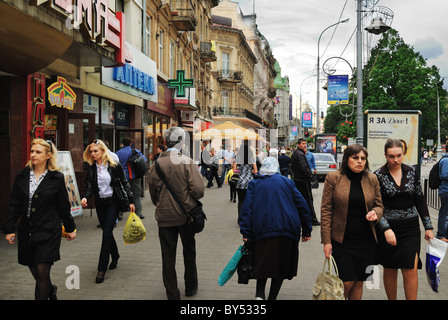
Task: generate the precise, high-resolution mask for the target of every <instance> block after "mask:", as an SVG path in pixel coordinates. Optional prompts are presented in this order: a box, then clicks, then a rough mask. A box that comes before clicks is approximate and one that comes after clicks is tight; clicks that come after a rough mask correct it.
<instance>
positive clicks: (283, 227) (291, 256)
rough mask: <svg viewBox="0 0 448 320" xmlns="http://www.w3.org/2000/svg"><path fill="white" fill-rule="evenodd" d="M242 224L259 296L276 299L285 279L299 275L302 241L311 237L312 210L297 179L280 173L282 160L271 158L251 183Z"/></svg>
mask: <svg viewBox="0 0 448 320" xmlns="http://www.w3.org/2000/svg"><path fill="white" fill-rule="evenodd" d="M239 225H240V229H241V233H242V235H243V241H250V247H251V250H252V255H253V263H254V278H255V279H257V285H256V293H255V297H256V299H260V300H261V299H265V287H266V281H267V278H272V281H271V287H270V290H269V296H268V299H269V300H275V299H276V298H277V295H278V293H279V291H280V288H281V286H282V283H283V280H284V279H288V280H291V279H292V278H293V277H295V276H296V275H297V267H298V261H299V247H298V245H299V241H300V238H302V241H303V242H306V241H308V240H310V239H311V231H312V225H311V213H310V210H309V208H308V204H307V202H306V201H305V199H304V198H303V197H302V195H301V194H300V192H299V191H298V190H297V188H296V187H295V184H294V181H293V180H291V179H288V178H286V177H284V176H282V175H281V174H280V169H279V164H278V160H277V159H276V158H274V157H267V158H266V159H265V160H264V161H263V164H262V166H261V168H260V174H259V175H256V176H255V179H254V180H251V181H250V182H249V184H248V188H247V193H246V198H245V200H244V204H243V206H242V210H241V214H240V218H239Z"/></svg>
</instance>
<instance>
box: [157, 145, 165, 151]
mask: <svg viewBox="0 0 448 320" xmlns="http://www.w3.org/2000/svg"><path fill="white" fill-rule="evenodd" d="M157 148H159V149H160V150H162V151H165V145H163V144H158V145H157Z"/></svg>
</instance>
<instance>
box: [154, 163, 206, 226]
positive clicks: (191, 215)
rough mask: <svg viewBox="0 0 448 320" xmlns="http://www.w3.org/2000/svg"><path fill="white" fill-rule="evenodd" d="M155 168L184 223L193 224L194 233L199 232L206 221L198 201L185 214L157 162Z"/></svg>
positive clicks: (182, 206)
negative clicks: (182, 214) (178, 209)
mask: <svg viewBox="0 0 448 320" xmlns="http://www.w3.org/2000/svg"><path fill="white" fill-rule="evenodd" d="M155 167H156V171H157V174H158V175H159V177H160V179H162V181H163V183H165V185H166V187H167V189H168V191H169V192H170V193H171V195H172V196H173V198H174V200H175V201H176V203H177V205H178V206H179V207H180V208H181V210H182V212H183V213H184V216H185V221H186V222H187V223H193V226H194V231H195V233H199V232H201V231H202V230H203V229H204V226H205V220H207V217H206V215H205V213H204V210H203V209H202V203H201V202H200V201H199V200H196V207H194V208H193V209H191V210H190V211H189V212H187V210H185V207H184V205H183V204H182V202H180V200H179V199H178V198H177V196H176V194H175V193H174V191H173V189H171V186H170V185H169V184H168V181H166V178H165V174H164V173H163V171H162V169H161V168H160V165H159V164H158V163H157V161H156V162H155Z"/></svg>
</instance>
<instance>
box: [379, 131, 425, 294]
mask: <svg viewBox="0 0 448 320" xmlns="http://www.w3.org/2000/svg"><path fill="white" fill-rule="evenodd" d="M404 153H405V152H404V147H403V144H402V142H401V141H400V140H398V139H389V140H388V141H387V142H386V144H385V146H384V154H385V156H386V160H387V163H386V164H385V165H384V166H382V167H381V168H379V169H378V170H376V171H375V174H376V175H377V176H378V180H379V183H380V189H381V195H382V199H383V205H384V215H383V217H382V218H381V220H380V222H379V224H378V227H379V228H380V230H381V231H383V232H379V233H378V234H379V235H383V236H380V237H379V244H378V251H377V253H378V262H379V263H380V264H381V265H382V266H383V267H384V274H383V281H384V286H385V290H386V294H387V297H388V299H389V300H396V299H397V278H398V269H401V272H402V275H403V282H404V291H405V297H406V299H407V300H415V299H417V290H418V275H417V269H421V268H422V262H421V260H420V243H421V239H420V226H419V220H418V218H419V216H420V219H421V220H422V223H423V226H424V229H425V239H426V240H428V239H432V238H433V233H432V229H433V227H432V224H431V220H430V217H429V211H428V207H427V205H426V199H425V197H424V195H423V191H422V186H421V184H420V177H419V176H418V174H417V172H416V170H415V169H414V168H413V167H410V166H408V165H405V164H403V163H402V160H403V156H404Z"/></svg>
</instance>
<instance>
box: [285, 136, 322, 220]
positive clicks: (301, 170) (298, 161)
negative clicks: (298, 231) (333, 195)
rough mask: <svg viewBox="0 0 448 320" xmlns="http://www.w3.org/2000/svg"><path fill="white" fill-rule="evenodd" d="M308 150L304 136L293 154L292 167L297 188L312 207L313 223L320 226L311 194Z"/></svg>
mask: <svg viewBox="0 0 448 320" xmlns="http://www.w3.org/2000/svg"><path fill="white" fill-rule="evenodd" d="M306 151H307V145H306V140H305V139H304V138H300V139H299V140H298V141H297V150H295V151H294V153H293V154H292V156H291V169H292V172H293V175H294V182H295V184H296V188H297V189H298V190H299V191H300V193H301V194H302V196H303V197H304V198H305V200H306V202H307V203H308V206H309V208H310V211H311V216H312V222H311V223H312V225H313V226H318V225H320V222H319V221H318V220H317V217H316V212H315V211H314V205H313V200H312V196H311V179H312V172H311V168H310V164H309V163H308V160H307V158H306Z"/></svg>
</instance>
